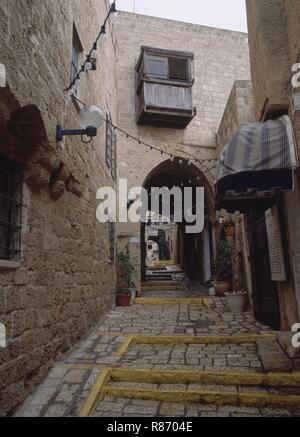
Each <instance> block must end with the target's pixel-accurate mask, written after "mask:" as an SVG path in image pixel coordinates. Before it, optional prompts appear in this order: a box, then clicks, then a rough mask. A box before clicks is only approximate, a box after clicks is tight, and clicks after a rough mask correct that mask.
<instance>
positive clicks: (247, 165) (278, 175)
mask: <svg viewBox="0 0 300 437" xmlns="http://www.w3.org/2000/svg"><path fill="white" fill-rule="evenodd" d="M297 167H298V160H297V153H296V147H295V139H294V132H293V128H292V124H291V121H290V119H289V117H288V116H283V117H281V118H280V119H278V120H269V121H267V122H265V123H251V124H248V125H247V126H244V127H243V128H241V129H239V130H238V131H237V132H236V133H235V134H234V136H233V138H232V139H231V140H230V141H229V142H228V143H227V144H226V146H225V147H224V149H223V150H222V152H221V154H220V156H219V165H218V172H217V182H216V185H215V190H216V204H217V209H222V208H224V209H227V210H228V211H229V212H232V211H241V212H247V211H249V210H250V209H252V208H253V206H254V205H255V206H256V207H257V206H259V205H260V206H263V207H266V208H268V207H270V206H271V205H272V204H273V203H274V194H275V193H276V191H278V190H292V189H293V187H294V170H295V169H296V168H297Z"/></svg>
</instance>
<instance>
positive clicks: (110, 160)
mask: <svg viewBox="0 0 300 437" xmlns="http://www.w3.org/2000/svg"><path fill="white" fill-rule="evenodd" d="M106 119H107V121H108V123H106V136H105V162H106V165H107V167H108V169H109V171H110V175H111V177H112V178H113V180H114V181H116V179H117V135H116V133H115V131H114V129H113V127H112V125H111V123H112V117H111V114H110V113H109V112H107V114H106Z"/></svg>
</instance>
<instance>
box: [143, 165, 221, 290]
mask: <svg viewBox="0 0 300 437" xmlns="http://www.w3.org/2000/svg"><path fill="white" fill-rule="evenodd" d="M154 187H155V188H163V187H167V188H168V189H170V190H171V189H172V188H174V187H179V188H180V189H181V192H182V198H183V204H184V188H187V187H189V188H192V193H193V207H195V206H196V205H195V203H194V199H196V188H199V187H201V188H204V216H205V220H204V229H203V231H202V232H199V233H188V232H186V225H187V223H186V222H185V221H184V220H183V221H180V222H178V221H177V218H176V212H175V211H178V209H177V206H176V205H174V198H173V196H171V202H170V210H171V214H170V217H168V218H169V220H170V222H171V223H175V224H176V227H177V229H176V238H175V245H176V248H174V251H173V254H174V260H173V261H174V264H176V265H180V266H181V268H182V270H183V271H184V273H185V274H186V276H187V277H188V278H189V279H191V280H195V281H198V282H200V283H201V284H205V283H206V282H207V281H209V280H210V278H211V275H212V265H213V252H214V251H213V223H214V217H215V209H214V196H213V190H212V188H211V185H210V183H209V181H208V179H207V177H206V175H205V173H204V171H201V170H200V169H199V168H198V167H197V166H196V165H194V164H188V162H187V161H184V160H178V159H176V160H174V161H171V160H167V161H164V162H163V163H161V164H160V165H158V166H157V167H155V168H154V169H153V170H152V171H151V172H150V173H149V174H148V176H147V177H146V179H145V181H144V184H143V188H145V189H146V190H147V192H148V204H149V205H151V200H152V196H153V188H154ZM162 210H163V208H162V204H161V199H160V203H159V211H151V206H149V221H148V222H147V223H142V224H141V276H142V280H143V281H145V280H146V279H147V275H146V257H147V247H146V233H147V232H146V229H147V226H150V225H151V226H152V227H153V222H154V224H155V225H156V228H157V229H158V230H159V229H160V224H159V223H157V220H158V218H159V219H162V218H165V217H164V216H163V214H162ZM193 212H194V213H195V211H194V210H193ZM153 216H154V217H156V219H155V218H154V219H153ZM183 216H184V208H183ZM157 217H158V218H157ZM162 228H163V227H162ZM147 239H148V237H147Z"/></svg>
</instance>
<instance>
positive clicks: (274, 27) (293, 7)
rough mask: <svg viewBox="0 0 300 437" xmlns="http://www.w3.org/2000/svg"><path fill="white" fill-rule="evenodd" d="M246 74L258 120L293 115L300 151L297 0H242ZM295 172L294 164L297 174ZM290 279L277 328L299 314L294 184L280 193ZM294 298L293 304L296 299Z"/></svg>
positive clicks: (299, 239)
mask: <svg viewBox="0 0 300 437" xmlns="http://www.w3.org/2000/svg"><path fill="white" fill-rule="evenodd" d="M246 3H247V12H248V28H249V44H250V59H251V74H252V82H253V90H254V105H255V113H256V119H257V120H263V119H265V118H266V116H267V115H270V114H272V113H274V111H275V114H276V111H278V110H279V111H283V112H285V113H286V114H288V115H289V116H290V118H291V120H292V123H293V127H294V131H295V137H296V141H297V148H298V154H299V150H300V149H299V144H300V142H299V140H300V113H299V112H296V113H293V109H292V95H293V90H292V86H291V79H292V74H293V73H292V72H291V70H292V65H293V64H295V63H296V62H299V60H300V58H299V53H300V42H299V8H300V2H299V0H294V1H281V0H274V1H269V0H259V1H258V0H247V2H246ZM298 178H299V170H298V171H297V175H296V179H297V180H298ZM284 202H285V216H286V217H285V229H286V233H285V235H284V237H286V238H287V240H288V252H289V259H288V267H289V273H290V274H289V278H288V279H289V280H288V281H287V282H286V283H281V284H279V301H280V311H281V318H282V328H283V329H288V330H289V329H290V328H291V325H292V324H293V323H295V321H296V320H297V318H298V319H299V318H300V289H299V283H300V282H299V281H300V276H299V266H300V236H299V232H298V227H299V225H298V217H299V214H300V205H299V184H298V183H296V184H295V189H294V191H293V192H289V193H286V194H285V195H284ZM297 303H298V305H297Z"/></svg>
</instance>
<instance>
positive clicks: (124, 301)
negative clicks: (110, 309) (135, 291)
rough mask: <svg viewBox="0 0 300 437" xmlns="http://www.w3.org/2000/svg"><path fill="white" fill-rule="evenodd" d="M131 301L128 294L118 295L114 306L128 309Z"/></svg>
mask: <svg viewBox="0 0 300 437" xmlns="http://www.w3.org/2000/svg"><path fill="white" fill-rule="evenodd" d="M130 301H131V293H130V294H118V295H117V297H116V304H117V306H118V307H129V306H130Z"/></svg>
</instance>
